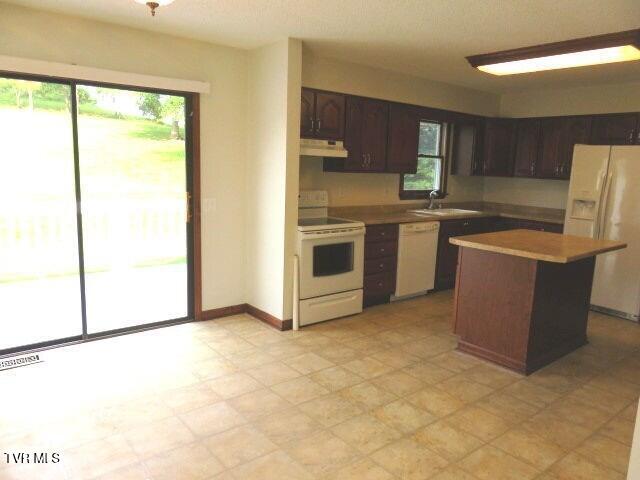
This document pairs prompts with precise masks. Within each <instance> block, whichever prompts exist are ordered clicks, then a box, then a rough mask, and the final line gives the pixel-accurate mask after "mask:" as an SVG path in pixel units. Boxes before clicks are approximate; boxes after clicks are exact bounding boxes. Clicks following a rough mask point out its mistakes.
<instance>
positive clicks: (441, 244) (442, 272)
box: [435, 220, 463, 290]
mask: <svg viewBox="0 0 640 480" xmlns="http://www.w3.org/2000/svg"><path fill="white" fill-rule="evenodd" d="M462 232H463V229H462V225H461V224H460V223H459V222H458V221H456V220H454V221H448V222H447V221H445V222H440V232H439V234H438V256H437V259H436V281H435V287H436V289H437V290H445V289H448V288H453V286H454V285H455V281H456V269H457V267H458V247H457V246H456V245H452V244H451V243H449V239H450V238H451V237H456V236H459V235H462Z"/></svg>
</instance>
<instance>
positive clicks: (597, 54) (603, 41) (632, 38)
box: [467, 29, 640, 75]
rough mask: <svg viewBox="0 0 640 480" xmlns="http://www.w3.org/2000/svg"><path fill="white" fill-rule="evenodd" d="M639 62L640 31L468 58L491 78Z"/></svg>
mask: <svg viewBox="0 0 640 480" xmlns="http://www.w3.org/2000/svg"><path fill="white" fill-rule="evenodd" d="M631 60H640V29H636V30H628V31H626V32H618V33H608V34H606V35H598V36H595V37H586V38H578V39H575V40H567V41H564V42H555V43H546V44H543V45H536V46H533V47H524V48H515V49H513V50H504V51H502V52H495V53H485V54H482V55H472V56H470V57H467V61H468V62H469V64H470V65H471V66H472V67H474V68H477V69H478V70H481V71H483V72H486V73H490V74H492V75H515V74H519V73H530V72H542V71H545V70H557V69H561V68H573V67H584V66H587V65H603V64H606V63H618V62H628V61H631Z"/></svg>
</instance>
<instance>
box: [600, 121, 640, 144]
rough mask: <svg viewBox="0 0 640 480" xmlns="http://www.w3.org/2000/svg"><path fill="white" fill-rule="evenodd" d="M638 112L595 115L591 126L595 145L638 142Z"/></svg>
mask: <svg viewBox="0 0 640 480" xmlns="http://www.w3.org/2000/svg"><path fill="white" fill-rule="evenodd" d="M637 134H638V114H637V113H621V114H612V115H595V116H594V117H593V124H592V128H591V143H593V144H594V145H632V144H634V143H637V142H638V137H637Z"/></svg>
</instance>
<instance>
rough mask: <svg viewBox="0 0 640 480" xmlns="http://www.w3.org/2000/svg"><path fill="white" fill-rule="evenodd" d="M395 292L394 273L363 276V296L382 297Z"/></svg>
mask: <svg viewBox="0 0 640 480" xmlns="http://www.w3.org/2000/svg"><path fill="white" fill-rule="evenodd" d="M395 291H396V272H384V273H376V274H374V275H365V277H364V293H365V295H384V294H388V293H393V292H395Z"/></svg>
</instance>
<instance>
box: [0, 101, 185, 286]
mask: <svg viewBox="0 0 640 480" xmlns="http://www.w3.org/2000/svg"><path fill="white" fill-rule="evenodd" d="M5 97H6V95H5ZM23 100H24V98H23ZM11 101H12V104H11V105H2V98H0V132H2V138H3V141H2V142H0V197H2V198H0V201H2V202H3V203H2V204H1V205H0V207H1V206H4V207H5V210H7V211H9V212H10V211H11V209H14V208H15V209H18V208H21V207H20V205H21V203H22V202H26V203H28V202H32V201H34V200H35V199H38V201H43V199H48V200H50V201H51V202H53V204H55V202H56V201H59V200H61V199H69V198H71V199H72V201H73V195H74V177H73V161H74V159H73V149H72V142H71V139H72V136H71V119H70V116H69V113H68V112H67V110H66V106H65V107H63V109H60V108H59V107H60V106H61V103H60V102H58V103H56V102H55V101H53V100H50V101H48V102H45V103H43V104H40V103H39V100H38V99H37V98H36V101H35V105H34V106H35V108H34V111H33V112H29V111H28V108H26V107H25V108H21V109H17V108H16V107H15V98H14V97H11ZM90 111H91V114H89V113H87V112H84V113H83V112H81V115H80V117H79V122H78V128H79V146H80V168H81V175H82V177H81V179H82V188H83V191H82V195H83V202H91V201H92V200H96V201H99V202H107V203H106V204H107V205H108V204H110V203H111V202H112V203H117V202H118V201H119V200H126V199H128V198H131V199H133V200H134V201H136V200H137V199H140V198H142V199H149V201H150V202H152V203H153V202H155V200H156V199H157V200H158V201H159V202H163V201H164V200H165V199H171V200H173V201H177V202H180V201H183V199H184V195H185V185H186V171H185V155H186V150H185V142H184V141H183V140H172V139H171V126H169V125H164V124H162V123H158V122H155V121H152V120H148V119H143V118H140V117H124V118H112V117H113V115H112V116H111V117H109V116H106V115H94V114H93V113H95V111H94V110H90ZM160 204H162V203H160ZM42 205H46V203H42ZM1 210H2V209H1V208H0V211H1ZM45 210H46V209H45ZM16 211H19V210H16ZM41 215H46V214H45V213H42V214H41ZM111 215H112V217H110V218H113V219H116V216H114V214H111ZM85 220H86V217H85ZM116 221H117V219H116ZM3 223H4V222H3V218H2V213H1V212H0V226H2V224H3ZM5 224H6V225H9V230H8V231H7V230H1V229H0V245H3V242H4V241H5V240H6V241H7V242H13V240H11V239H16V238H19V239H21V240H20V242H21V244H24V242H23V240H22V239H26V242H27V243H28V242H29V241H31V240H29V239H33V238H34V232H33V231H32V230H29V229H28V227H27V226H26V225H22V224H15V225H14V224H11V223H5ZM16 226H17V227H16ZM130 228H131V229H132V230H131V231H132V232H133V231H134V230H135V229H136V228H139V225H132V226H130ZM181 228H184V227H181ZM87 232H89V233H90V225H88V226H87V228H86V229H85V234H87ZM159 235H162V233H159ZM90 238H92V237H85V239H87V241H88V239H90ZM35 239H36V241H39V240H38V237H37V235H36V237H35ZM91 241H93V242H96V241H107V240H100V239H98V240H93V239H92V240H91ZM14 243H15V242H14ZM7 244H8V245H10V244H12V243H7ZM171 245H174V244H171ZM39 248H42V249H45V252H46V251H48V250H47V249H49V248H54V247H48V246H47V245H41V246H40V247H39ZM92 248H94V249H95V250H96V251H100V250H105V251H109V249H110V248H112V246H110V245H105V246H104V247H101V246H100V245H96V244H95V243H93V244H92ZM9 250H11V248H9ZM146 250H147V249H146V245H145V248H142V249H140V248H139V249H138V250H136V251H141V252H142V253H141V254H140V255H138V254H136V256H135V259H133V261H132V262H131V264H132V265H135V266H136V267H144V266H157V265H171V264H174V263H180V261H184V252H185V245H184V244H176V245H174V246H171V247H167V249H164V250H162V251H160V250H158V251H157V252H156V253H147V252H146ZM9 253H11V252H10V251H7V250H6V249H5V251H4V252H3V251H0V276H1V277H2V279H1V280H0V282H8V281H18V280H26V279H33V278H38V275H34V274H33V273H32V272H30V271H25V267H24V265H25V264H27V263H29V262H28V261H25V260H28V259H24V258H18V257H19V256H17V255H13V254H12V255H9ZM125 253H126V252H125ZM47 255H50V256H52V257H54V258H55V257H56V256H58V254H57V252H56V251H55V250H51V252H50V254H49V253H47ZM180 259H182V260H180ZM76 269H77V265H74V264H73V263H69V262H67V261H64V262H61V264H60V265H57V266H56V267H55V268H51V271H48V272H47V273H48V274H49V275H50V276H64V275H73V274H75V272H76ZM36 273H41V272H36Z"/></svg>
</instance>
